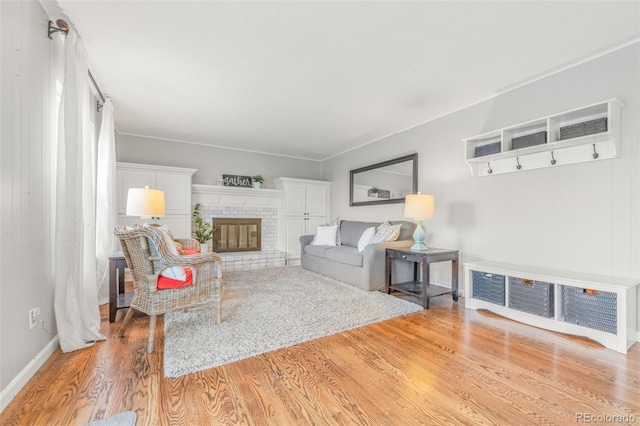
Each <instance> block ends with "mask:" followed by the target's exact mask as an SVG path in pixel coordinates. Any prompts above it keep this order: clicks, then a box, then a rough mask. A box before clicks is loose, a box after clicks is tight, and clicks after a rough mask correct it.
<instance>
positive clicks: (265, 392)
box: [0, 297, 640, 425]
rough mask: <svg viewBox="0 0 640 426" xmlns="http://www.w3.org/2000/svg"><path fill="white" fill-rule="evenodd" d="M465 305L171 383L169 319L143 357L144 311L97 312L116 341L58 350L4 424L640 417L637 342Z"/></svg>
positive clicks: (442, 301)
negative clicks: (166, 351)
mask: <svg viewBox="0 0 640 426" xmlns="http://www.w3.org/2000/svg"><path fill="white" fill-rule="evenodd" d="M463 303H464V302H463V299H461V300H460V303H458V304H454V303H453V302H452V301H451V299H450V298H448V297H447V298H445V297H439V298H436V299H433V300H432V308H431V309H430V310H429V311H422V312H419V313H416V314H412V315H408V316H405V317H401V318H396V319H393V320H389V321H385V322H381V323H378V324H373V325H370V326H366V327H361V328H358V329H355V330H352V331H348V332H345V333H341V334H337V335H334V336H329V337H327V338H324V339H318V340H314V341H311V342H308V343H304V344H300V345H296V346H293V347H290V348H286V349H282V350H279V351H275V352H271V353H268V354H265V355H260V356H256V357H254V358H250V359H247V360H243V361H240V362H236V363H233V364H228V365H226V366H222V367H218V368H215V369H211V370H207V371H203V372H200V373H197V374H191V375H188V376H184V377H181V378H177V379H166V378H164V376H163V369H162V357H163V355H162V348H163V332H162V330H163V323H162V321H161V320H159V322H158V334H157V340H156V351H155V352H154V353H153V354H151V355H147V354H146V352H145V337H146V332H147V327H148V323H149V321H148V318H146V317H140V318H137V319H135V320H134V321H133V322H134V325H133V326H132V327H131V328H130V329H129V332H128V334H127V335H126V336H125V338H124V339H117V338H115V337H114V336H115V334H116V331H117V327H118V325H119V321H120V320H121V318H122V317H123V314H124V311H119V313H118V320H117V322H116V323H114V324H110V323H109V322H108V320H107V318H108V313H107V310H106V309H105V307H103V309H102V310H101V312H102V316H103V323H102V326H103V328H102V331H103V333H104V334H105V335H106V336H108V340H107V341H105V342H100V343H97V344H96V345H95V346H94V347H92V348H90V349H86V350H82V351H77V352H73V353H68V354H62V353H59V352H58V353H56V354H54V355H53V356H52V357H51V359H49V360H48V361H47V363H46V364H45V365H44V366H43V367H42V369H41V370H40V371H39V372H38V373H37V374H36V375H35V376H34V377H33V378H32V380H31V381H30V382H29V383H28V384H27V385H26V386H25V388H24V389H23V390H22V391H21V392H20V393H19V394H18V395H17V396H16V398H15V399H14V400H13V401H12V402H11V404H9V406H8V407H7V408H6V409H5V410H4V411H3V412H2V413H1V414H0V424H2V425H50V424H51V425H54V424H56V425H79V424H82V423H84V422H88V421H93V420H97V419H100V418H103V417H105V416H110V415H114V414H117V413H119V412H122V411H126V410H134V411H135V412H136V413H137V416H138V422H137V424H138V425H158V424H162V425H165V424H166V425H219V424H246V425H439V424H443V425H451V424H469V425H477V424H496V425H532V424H556V425H567V424H574V423H591V424H594V423H600V424H602V423H616V421H615V420H616V419H617V420H618V421H617V423H625V422H624V421H622V420H626V421H627V422H628V423H636V424H640V344H636V345H635V346H634V347H632V348H631V350H630V352H629V354H628V355H626V356H625V355H621V354H618V353H616V352H614V351H612V350H609V349H604V348H602V347H601V346H600V345H598V344H595V343H593V342H589V341H584V340H581V339H576V338H569V337H567V336H563V335H560V334H556V333H552V332H548V331H544V330H538V329H536V328H533V327H529V326H526V325H522V324H519V323H516V322H512V321H509V320H506V319H504V318H500V317H497V316H495V315H492V314H487V313H480V312H475V311H469V310H465V309H464V308H463V306H464V305H463ZM212 326H215V325H212ZM579 416H582V417H579ZM588 416H590V417H588ZM596 416H600V417H596ZM607 416H608V417H607ZM615 416H620V417H615ZM623 416H626V417H623ZM587 419H589V420H590V421H587Z"/></svg>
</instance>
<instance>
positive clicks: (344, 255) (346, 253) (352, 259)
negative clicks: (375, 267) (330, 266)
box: [327, 246, 362, 267]
mask: <svg viewBox="0 0 640 426" xmlns="http://www.w3.org/2000/svg"><path fill="white" fill-rule="evenodd" d="M327 260H331V261H333V262H338V263H344V264H346V265H351V266H360V267H361V266H362V253H360V252H359V251H358V248H357V247H350V246H340V247H335V248H332V247H330V248H329V250H327Z"/></svg>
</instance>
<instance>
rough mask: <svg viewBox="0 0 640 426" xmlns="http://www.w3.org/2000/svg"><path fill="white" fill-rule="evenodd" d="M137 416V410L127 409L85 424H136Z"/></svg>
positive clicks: (95, 425) (91, 425)
mask: <svg viewBox="0 0 640 426" xmlns="http://www.w3.org/2000/svg"><path fill="white" fill-rule="evenodd" d="M137 418H138V416H136V413H135V411H125V412H123V413H120V414H116V415H115V416H111V417H105V418H104V419H101V420H96V421H95V422H91V423H87V424H86V425H85V426H136V419H137Z"/></svg>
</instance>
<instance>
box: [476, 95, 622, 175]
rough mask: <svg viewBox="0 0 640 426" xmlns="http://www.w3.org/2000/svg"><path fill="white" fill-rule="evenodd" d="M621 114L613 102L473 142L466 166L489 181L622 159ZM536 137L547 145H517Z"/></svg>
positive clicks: (612, 100)
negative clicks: (498, 176)
mask: <svg viewBox="0 0 640 426" xmlns="http://www.w3.org/2000/svg"><path fill="white" fill-rule="evenodd" d="M622 108H624V105H623V104H622V103H621V102H620V101H618V100H616V99H610V100H607V101H603V102H599V103H595V104H592V105H587V106H584V107H581V108H577V109H573V110H570V111H564V112H561V113H558V114H553V115H550V116H547V117H541V118H539V119H536V120H531V121H528V122H526V123H520V124H516V125H513V126H509V127H505V128H502V129H497V130H494V131H492V132H488V133H484V134H482V135H478V136H474V137H472V138H468V139H465V140H464V143H465V160H466V162H467V164H468V165H469V167H470V168H471V173H472V174H473V175H474V176H489V175H494V174H500V173H516V172H523V171H526V170H532V169H540V168H543V167H557V166H561V165H565V164H574V163H583V162H588V161H594V160H606V159H611V158H617V157H619V156H620V110H621V109H622ZM588 128H590V130H586V129H588ZM578 129H583V130H586V131H582V132H581V131H579V130H578ZM581 133H590V134H584V135H582V134H581ZM534 135H538V136H540V138H539V139H538V142H542V143H539V144H535V145H532V146H526V147H522V148H519V146H520V145H518V144H516V141H518V140H519V139H520V140H522V138H526V137H532V136H534Z"/></svg>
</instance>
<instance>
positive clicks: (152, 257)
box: [114, 226, 222, 353]
mask: <svg viewBox="0 0 640 426" xmlns="http://www.w3.org/2000/svg"><path fill="white" fill-rule="evenodd" d="M163 233H164V231H162V230H160V229H158V228H154V227H135V228H133V229H131V228H128V227H124V226H116V228H115V230H114V234H115V235H116V236H117V237H118V238H119V239H120V245H121V246H122V252H123V253H124V257H125V259H126V260H127V265H128V266H129V269H130V270H131V275H132V277H133V287H134V295H133V300H132V301H131V307H130V308H129V310H128V311H127V315H126V316H125V318H124V321H123V322H122V326H121V327H120V332H119V336H120V337H122V336H123V334H124V330H125V328H126V326H127V324H128V323H129V321H130V320H131V316H132V315H133V309H136V310H138V311H140V312H144V313H145V314H147V315H149V316H150V319H149V341H148V344H147V352H149V353H150V352H152V351H153V341H154V335H155V327H156V315H161V314H164V313H165V312H171V311H177V310H181V309H186V308H189V307H192V306H198V305H203V304H207V303H216V304H217V323H218V324H220V322H221V321H222V302H221V299H222V260H221V259H220V257H219V256H218V255H217V254H215V253H202V254H192V255H187V256H180V255H178V254H177V252H176V251H175V250H174V249H173V248H174V247H170V246H169V245H168V244H173V242H172V240H171V237H168V238H167V235H163ZM179 241H180V242H182V244H183V245H184V244H186V246H188V247H194V248H195V247H196V245H194V244H193V243H191V242H190V241H189V240H179ZM171 266H187V267H189V268H191V271H192V275H193V283H192V284H191V285H188V286H186V287H181V288H176V289H164V290H158V288H157V281H158V276H159V274H160V273H161V272H162V271H163V270H164V269H166V268H168V267H171Z"/></svg>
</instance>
